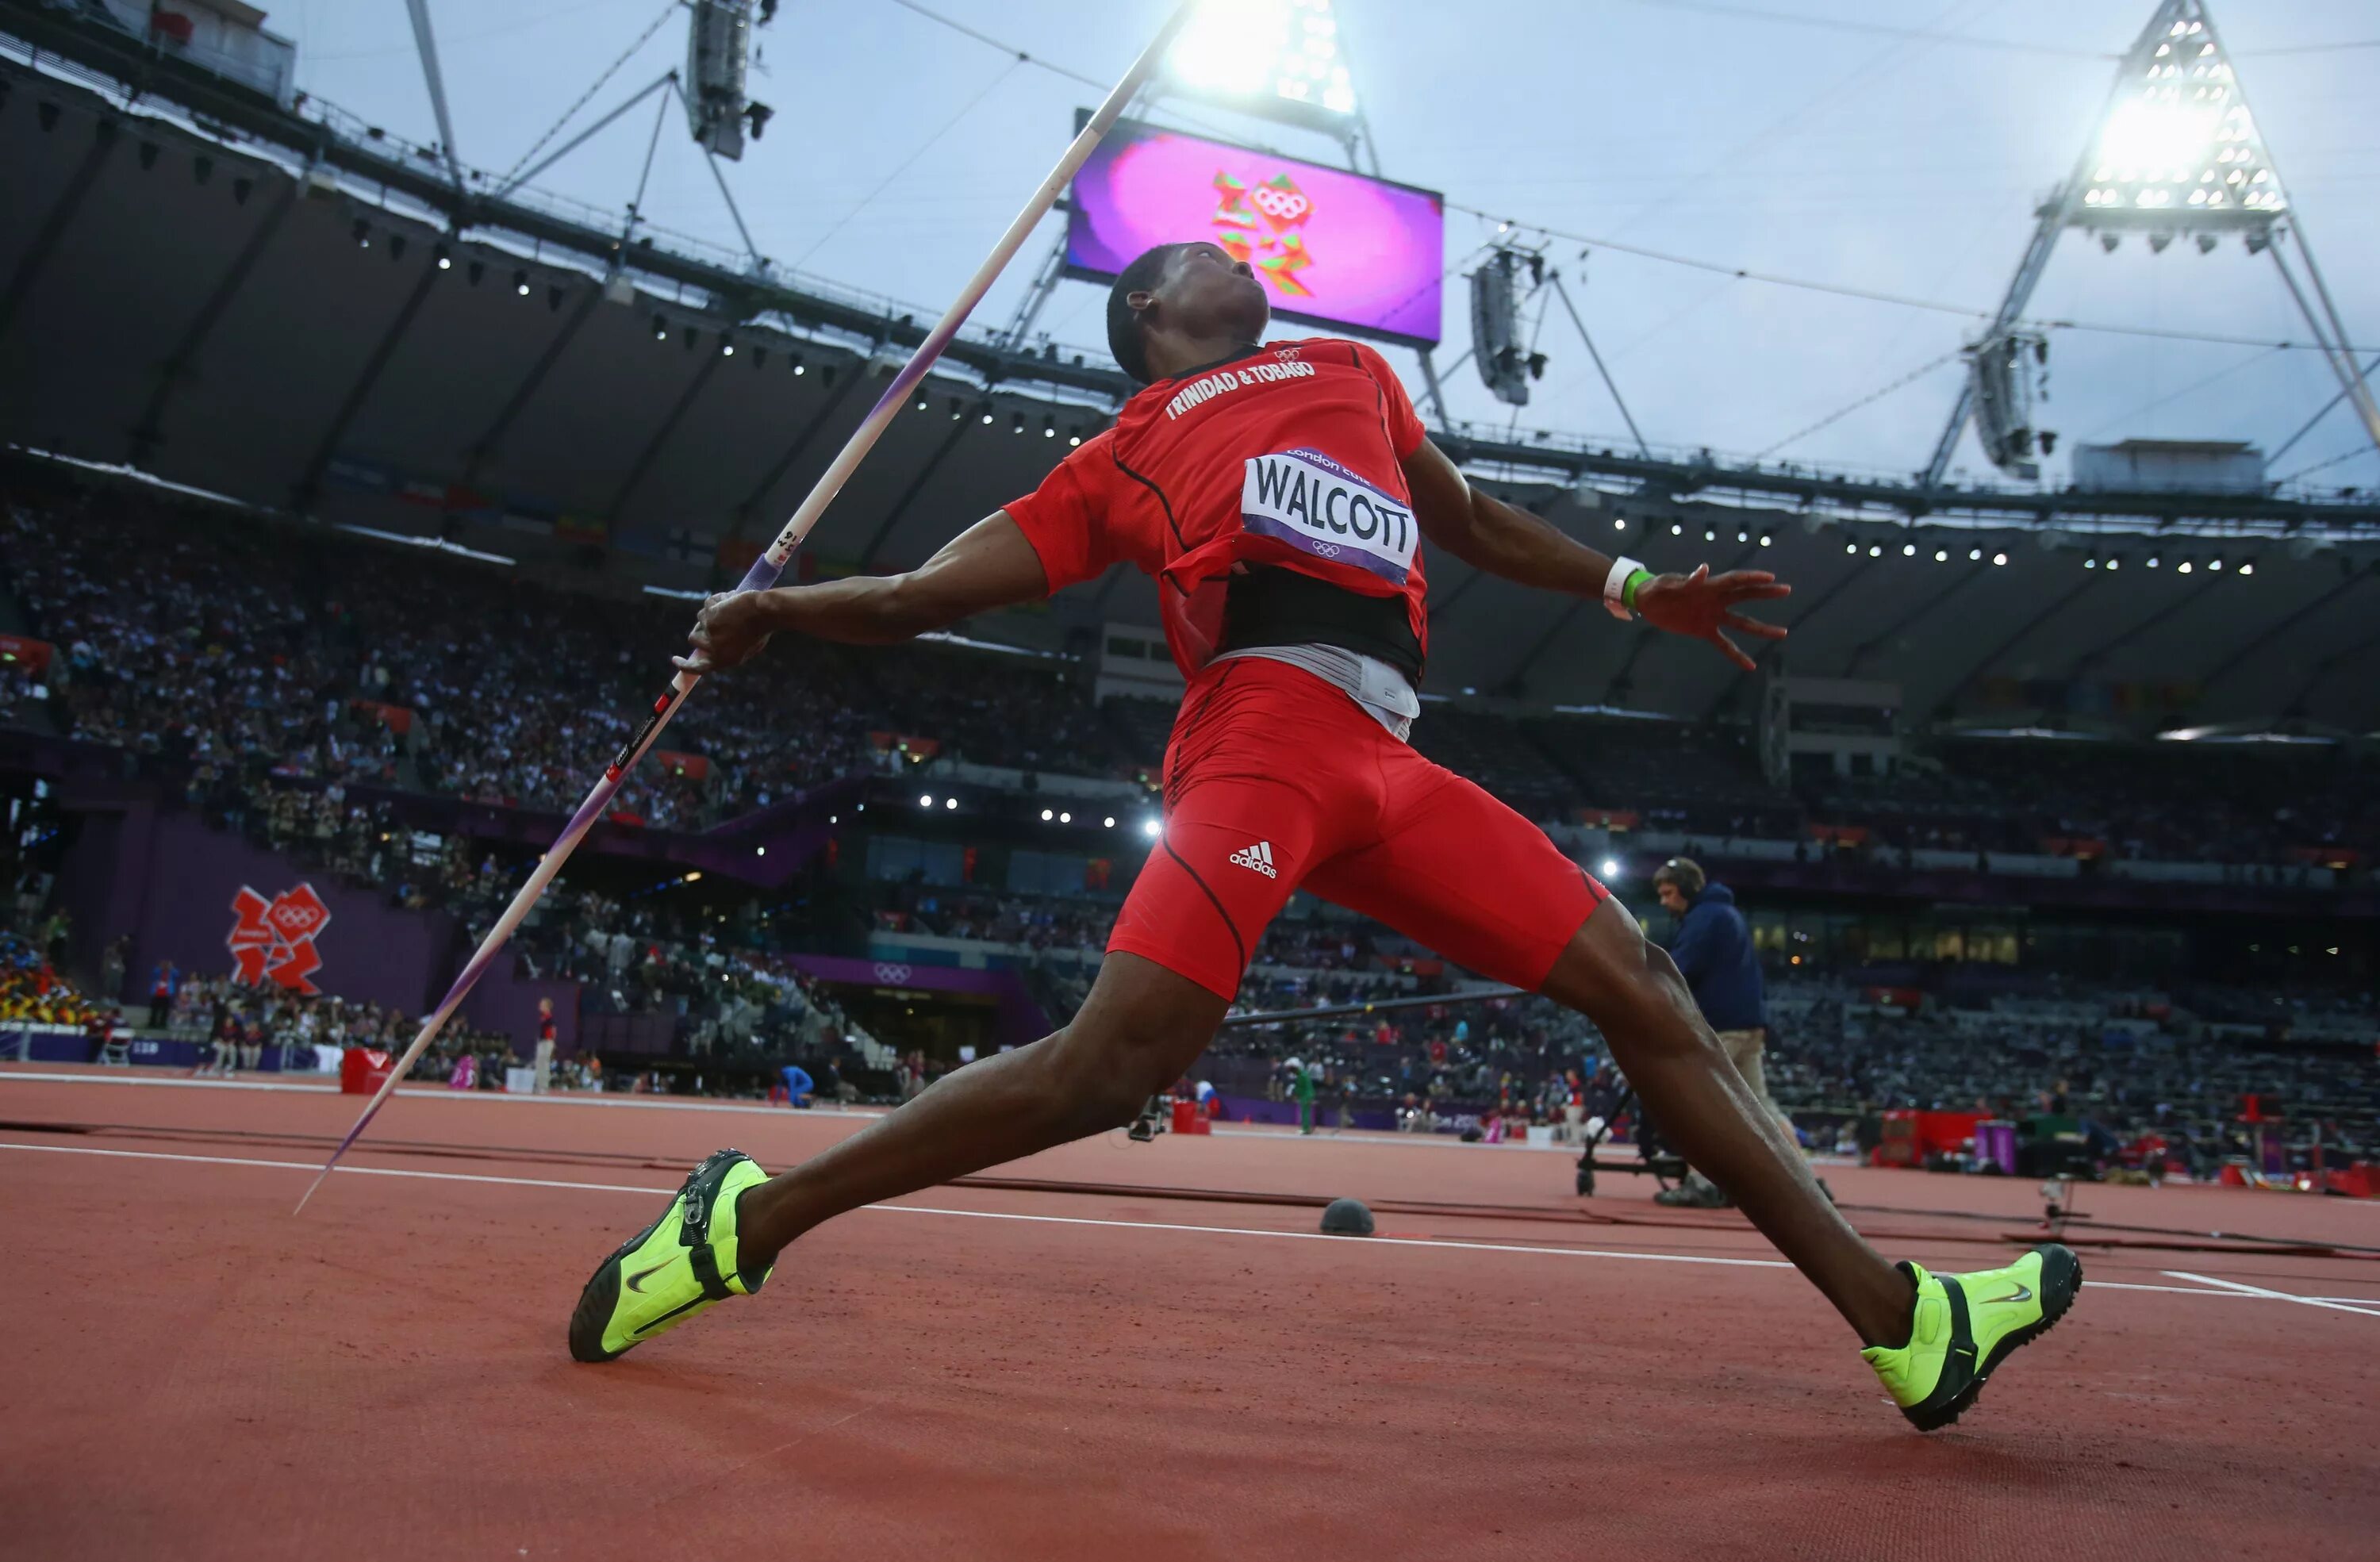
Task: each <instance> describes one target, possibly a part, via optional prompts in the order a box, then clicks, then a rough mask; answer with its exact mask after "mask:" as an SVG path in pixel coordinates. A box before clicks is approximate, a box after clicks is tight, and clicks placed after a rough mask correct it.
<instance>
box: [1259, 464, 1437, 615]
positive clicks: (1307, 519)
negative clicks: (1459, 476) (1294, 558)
mask: <svg viewBox="0 0 2380 1562" xmlns="http://www.w3.org/2000/svg"><path fill="white" fill-rule="evenodd" d="M1240 521H1241V524H1242V525H1243V526H1244V527H1246V529H1247V530H1249V531H1252V532H1255V533H1256V534H1257V535H1258V536H1260V537H1269V538H1274V539H1278V540H1280V541H1282V542H1286V543H1288V544H1289V545H1290V546H1291V547H1293V548H1298V549H1302V550H1303V551H1305V552H1308V553H1311V554H1313V555H1314V556H1315V557H1317V558H1319V559H1329V560H1331V561H1333V562H1334V563H1350V564H1354V565H1356V566H1358V567H1360V568H1363V569H1366V570H1369V571H1371V572H1372V573H1373V574H1374V575H1378V576H1379V577H1380V578H1381V579H1383V580H1386V581H1389V582H1390V583H1392V584H1394V585H1398V586H1402V585H1403V584H1404V582H1405V578H1406V576H1407V575H1410V574H1411V573H1412V570H1413V557H1414V548H1415V544H1417V543H1418V542H1419V541H1420V539H1421V538H1420V528H1419V527H1417V526H1416V525H1415V521H1414V514H1413V507H1412V506H1411V505H1409V504H1407V503H1404V502H1403V501H1402V500H1400V499H1397V498H1395V497H1393V496H1392V495H1390V494H1389V493H1388V492H1386V491H1384V490H1381V489H1378V488H1376V487H1375V486H1373V485H1372V484H1370V483H1368V482H1366V481H1365V480H1364V479H1363V478H1359V477H1357V476H1356V475H1355V474H1354V473H1353V472H1351V471H1349V470H1348V469H1347V468H1346V467H1344V466H1341V465H1340V464H1339V463H1338V462H1336V461H1333V460H1332V459H1330V457H1329V456H1327V455H1325V454H1322V453H1321V452H1320V451H1318V450H1289V451H1282V452H1281V453H1280V454H1274V455H1258V456H1255V457H1252V458H1251V459H1250V460H1249V462H1248V464H1247V471H1246V475H1245V477H1244V478H1242V480H1241V484H1240Z"/></svg>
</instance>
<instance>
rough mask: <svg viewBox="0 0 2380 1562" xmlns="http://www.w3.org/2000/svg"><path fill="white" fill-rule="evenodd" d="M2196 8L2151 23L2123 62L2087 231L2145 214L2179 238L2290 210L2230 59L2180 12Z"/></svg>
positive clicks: (2089, 201) (2094, 158)
mask: <svg viewBox="0 0 2380 1562" xmlns="http://www.w3.org/2000/svg"><path fill="white" fill-rule="evenodd" d="M2191 9H2194V7H2189V6H2182V7H2176V13H2177V14H2176V15H2175V16H2174V18H2173V19H2172V20H2171V21H2169V22H2167V23H2165V24H2164V25H2163V26H2162V27H2161V28H2155V26H2154V24H2153V28H2154V30H2155V31H2156V32H2157V36H2156V37H2155V38H2154V39H2150V38H2145V37H2144V38H2143V40H2142V42H2141V44H2140V45H2137V46H2136V47H2135V49H2134V52H2133V54H2131V56H2130V57H2129V58H2128V59H2127V60H2126V62H2125V76H2124V78H2123V79H2121V80H2120V81H2119V83H2118V85H2117V88H2116V95H2115V99H2114V101H2113V102H2112V103H2110V104H2109V106H2108V109H2107V118H2106V119H2105V120H2103V121H2102V122H2101V124H2100V127H2099V139H2098V140H2097V141H2096V142H2095V143H2094V145H2093V151H2092V155H2091V158H2090V167H2089V170H2088V174H2089V177H2088V180H2087V182H2086V184H2085V186H2084V188H2083V195H2082V200H2081V202H2080V205H2081V208H2082V209H2081V211H2080V212H2078V213H2077V216H2076V220H2077V221H2078V222H2079V223H2080V224H2082V225H2083V226H2084V227H2093V228H2099V227H2108V226H2116V225H2124V221H2123V220H2124V219H2127V218H2129V219H2131V224H2134V225H2137V224H2139V222H2140V220H2141V219H2142V218H2143V216H2144V215H2145V216H2146V217H2148V218H2150V219H2152V220H2154V221H2155V224H2156V225H2158V226H2160V227H2164V226H2169V227H2170V228H2171V229H2172V231H2175V232H2203V231H2204V230H2205V229H2207V228H2210V227H2239V228H2250V229H2257V228H2262V227H2264V226H2265V225H2267V224H2270V222H2271V221H2272V219H2273V218H2274V217H2276V216H2277V215H2279V214H2280V213H2281V212H2284V211H2287V210H2288V209H2289V200H2288V198H2287V197H2285V196H2284V195H2283V194H2282V193H2281V186H2280V181H2279V180H2278V179H2277V178H2276V177H2274V175H2273V169H2272V163H2271V161H2270V160H2269V159H2268V158H2267V157H2266V156H2265V147H2264V142H2263V141H2262V140H2261V139H2259V138H2258V137H2257V134H2256V124H2255V120H2254V119H2253V117H2252V116H2251V115H2249V113H2248V105H2247V103H2245V102H2244V101H2243V100H2242V99H2241V97H2240V87H2239V83H2238V81H2237V79H2235V78H2234V77H2233V75H2232V70H2231V62H2230V60H2229V59H2228V58H2227V57H2226V56H2225V54H2224V53H2223V49H2222V46H2221V45H2220V44H2219V43H2218V42H2216V38H2215V35H2214V33H2213V32H2211V31H2210V30H2208V29H2207V26H2206V23H2205V22H2204V20H2201V19H2199V18H2195V17H2192V16H2188V15H2184V14H2180V13H2182V12H2186V11H2188V10H2191ZM2110 218H2114V219H2116V220H2117V221H2116V222H2115V223H2113V224H2110V223H2109V222H2108V219H2110ZM2168 219H2170V222H2169V223H2168ZM2160 248H2162V247H2161V246H2160Z"/></svg>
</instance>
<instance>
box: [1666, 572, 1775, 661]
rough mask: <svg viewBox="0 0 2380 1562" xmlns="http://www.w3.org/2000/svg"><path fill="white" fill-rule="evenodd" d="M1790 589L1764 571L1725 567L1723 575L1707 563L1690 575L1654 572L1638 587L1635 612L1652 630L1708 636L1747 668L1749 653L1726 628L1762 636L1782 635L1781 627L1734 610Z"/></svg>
mask: <svg viewBox="0 0 2380 1562" xmlns="http://www.w3.org/2000/svg"><path fill="white" fill-rule="evenodd" d="M1792 594H1793V588H1792V587H1790V586H1788V585H1786V584H1785V583H1784V582H1782V581H1780V580H1779V579H1778V578H1777V577H1776V576H1775V575H1771V574H1769V573H1768V572H1767V570H1730V571H1728V572H1727V573H1726V574H1725V575H1713V574H1711V572H1710V566H1709V565H1708V564H1701V565H1697V566H1696V567H1695V569H1694V574H1692V575H1655V576H1654V577H1653V578H1652V579H1650V580H1648V581H1646V582H1645V584H1644V585H1642V586H1640V587H1637V588H1636V611H1637V612H1638V613H1640V614H1642V615H1643V617H1644V619H1645V623H1647V624H1651V625H1652V626H1653V627H1654V628H1656V629H1666V630H1668V631H1669V632H1670V634H1672V635H1683V636H1686V637H1687V638H1688V639H1692V640H1708V641H1709V642H1710V643H1711V644H1712V645H1714V646H1717V647H1718V648H1719V649H1720V650H1722V651H1724V652H1726V653H1727V659H1728V660H1730V661H1731V662H1733V663H1735V664H1736V665H1737V666H1738V667H1741V668H1743V670H1744V671H1745V672H1751V671H1752V658H1751V657H1749V656H1747V655H1745V654H1744V650H1743V647H1741V646H1739V645H1737V644H1736V643H1735V642H1734V641H1733V640H1732V639H1730V638H1729V636H1728V633H1727V632H1728V631H1729V630H1730V629H1732V630H1735V631H1736V632H1737V633H1738V634H1743V635H1751V636H1756V637H1757V638H1759V639H1763V640H1781V639H1783V638H1784V637H1785V626H1784V625H1783V624H1764V623H1762V622H1761V621H1760V620H1758V619H1756V618H1746V617H1745V616H1744V615H1743V613H1741V612H1739V611H1736V610H1737V609H1738V608H1740V607H1743V605H1744V604H1746V603H1749V602H1762V601H1767V600H1769V599H1773V598H1777V597H1790V596H1791V595H1792Z"/></svg>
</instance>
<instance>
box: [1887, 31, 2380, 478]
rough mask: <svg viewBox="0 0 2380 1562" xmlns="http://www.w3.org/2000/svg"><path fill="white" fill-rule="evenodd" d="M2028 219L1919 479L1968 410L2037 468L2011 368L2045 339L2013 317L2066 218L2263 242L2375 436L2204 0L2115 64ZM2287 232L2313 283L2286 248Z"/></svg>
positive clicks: (2025, 407) (1932, 470) (1931, 471)
mask: <svg viewBox="0 0 2380 1562" xmlns="http://www.w3.org/2000/svg"><path fill="white" fill-rule="evenodd" d="M2035 215H2036V216H2037V217H2038V218H2039V219H2040V221H2039V223H2038V224H2036V225H2035V227H2034V232H2033V242H2032V243H2031V244H2029V245H2028V246H2026V248H2025V252H2024V259H2023V260H2022V261H2020V262H2019V263H2018V265H2017V269H2016V274H2015V275H2014V276H2013V277H2011V278H2010V281H2009V287H2008V293H2007V296H2006V297H2003V298H2002V299H2001V300H2000V307H1999V311H1998V313H1997V314H1995V315H1994V316H1993V317H1992V322H1991V324H1990V325H1989V326H1988V327H1986V328H1985V332H1984V333H1983V335H1982V336H1981V337H1979V338H1978V339H1977V340H1976V341H1975V342H1973V344H1971V345H1969V347H1968V349H1967V359H1968V375H1967V378H1966V381H1965V382H1964V383H1962V384H1961V387H1960V390H1959V402H1958V405H1957V406H1955V407H1954V408H1952V409H1951V413H1950V420H1949V423H1948V424H1946V425H1945V426H1944V428H1943V430H1942V437H1941V439H1940V440H1939V441H1938V442H1937V443H1936V444H1935V446H1934V455H1933V459H1932V460H1930V461H1928V462H1927V463H1926V466H1925V472H1924V474H1923V482H1924V485H1925V487H1928V488H1931V487H1933V486H1934V485H1936V484H1937V483H1939V482H1940V481H1941V480H1942V473H1943V471H1944V470H1945V469H1946V468H1947V467H1948V466H1949V465H1950V456H1951V454H1952V453H1953V452H1954V451H1955V450H1956V449H1957V448H1958V444H1959V436H1960V435H1961V433H1963V432H1964V431H1965V430H1966V427H1967V419H1968V418H1969V417H1970V416H1971V415H1972V416H1973V417H1974V418H1976V421H1977V425H1978V432H1979V433H1980V434H1981V436H1982V438H1983V442H1984V448H1985V453H1986V454H1989V456H1990V457H1991V459H1992V462H1993V464H1994V465H1995V466H1998V467H1999V468H2000V469H2001V470H2003V471H2006V472H2009V473H2011V474H2013V475H2016V476H2020V477H2026V478H2031V477H2034V476H2037V475H2038V470H2039V469H2038V468H2037V467H2036V466H2034V465H2033V462H2032V456H2033V454H2034V449H2035V445H2036V439H2035V435H2034V430H2033V429H2032V427H2031V418H2030V398H2029V396H2028V395H2027V394H2026V391H2025V381H2024V377H2023V374H2022V369H2020V367H2019V366H2020V365H2021V364H2022V358H2023V357H2024V355H2025V353H2026V352H2027V351H2031V352H2032V353H2034V356H2035V357H2036V358H2038V357H2039V356H2040V355H2041V354H2042V353H2043V352H2044V351H2045V344H2044V343H2043V341H2042V339H2041V338H2040V337H2039V336H2037V335H2034V334H2031V333H2024V332H2022V331H2021V330H2020V329H2019V321H2021V320H2022V317H2023V314H2024V307H2025V304H2026V303H2027V301H2029V300H2030V299H2031V298H2032V297H2033V290H2034V286H2035V285H2037V284H2038V283H2039V282H2040V281H2041V273H2042V272H2043V271H2044V270H2045V269H2046V268H2047V266H2048V264H2049V254H2050V251H2051V250H2052V249H2053V248H2056V247H2057V244H2058V236H2059V235H2060V234H2062V233H2064V232H2065V231H2066V230H2067V229H2068V228H2070V227H2073V228H2082V229H2083V230H2085V231H2086V232H2091V233H2095V234H2097V235H2098V236H2099V242H2100V244H2101V245H2102V246H2103V247H2104V248H2108V249H2113V248H2116V246H2117V245H2118V244H2119V242H2121V240H2122V238H2123V236H2125V235H2126V234H2137V235H2141V236H2144V237H2146V238H2147V240H2148V244H2149V248H2151V249H2153V250H2156V251H2158V252H2162V251H2163V250H2164V249H2165V248H2166V247H2167V246H2168V245H2170V244H2171V243H2172V242H2173V241H2174V240H2175V239H2176V238H2180V237H2188V238H2191V239H2192V240H2193V241H2194V242H2195V243H2196V245H2197V247H2198V248H2199V250H2200V252H2201V253H2204V252H2205V251H2207V250H2211V249H2213V248H2215V246H2216V242H2217V241H2218V240H2219V239H2220V238H2221V237H2222V236H2224V235H2226V234H2234V233H2236V234H2238V235H2240V236H2241V238H2242V239H2243V240H2244V241H2245V242H2246V244H2247V246H2248V250H2249V252H2250V253H2251V254H2255V253H2259V252H2263V251H2267V250H2269V251H2270V252H2271V254H2272V257H2273V262H2274V264H2275V265H2276V266H2277V267H2278V268H2279V269H2280V272H2281V278H2282V280H2283V282H2285V283H2286V284H2287V285H2288V286H2289V296H2290V297H2292V298H2294V299H2295V300H2296V301H2297V306H2298V309H2299V312H2300V313H2301V314H2303V315H2304V317H2305V321H2306V324H2307V326H2308V327H2309V328H2310V329H2311V330H2312V331H2313V335H2314V341H2315V344H2316V345H2318V346H2319V347H2320V348H2321V349H2322V353H2323V356H2324V357H2325V358H2326V359H2328V360H2329V363H2330V366H2331V369H2332V371H2333V372H2334V373H2336V374H2337V375H2338V380H2339V384H2340V387H2341V391H2342V394H2344V395H2345V396H2346V398H2347V399H2348V400H2350V401H2351V402H2353V403H2354V405H2355V409H2356V412H2357V413H2358V415H2360V416H2361V417H2362V419H2363V425H2364V429H2365V430H2366V432H2368V433H2369V434H2370V435H2371V437H2372V441H2373V443H2374V445H2380V403H2375V402H2374V398H2373V394H2372V391H2371V387H2370V386H2369V385H2368V384H2367V383H2366V382H2365V381H2364V378H2363V371H2362V369H2361V368H2359V367H2358V366H2357V364H2356V363H2355V361H2354V359H2353V358H2352V357H2350V356H2349V352H2348V346H2349V339H2348V334H2347V329H2346V327H2345V326H2344V325H2343V324H2342V323H2341V322H2340V321H2339V318H2338V309H2337V307H2336V306H2335V305H2334V304H2333V303H2332V302H2331V297H2330V289H2329V287H2328V285H2326V284H2325V282H2324V281H2323V277H2322V272H2321V271H2320V269H2319V268H2318V267H2317V266H2316V265H2315V263H2314V259H2313V250H2312V249H2311V248H2309V247H2308V246H2307V243H2306V235H2305V224H2304V222H2303V221H2302V219H2301V218H2299V217H2298V216H2297V215H2296V214H2295V213H2294V212H2292V211H2291V210H2290V207H2289V198H2288V196H2287V194H2286V193H2285V192H2284V191H2283V189H2282V188H2281V178H2280V174H2279V172H2278V171H2277V169H2276V168H2275V167H2274V165H2273V160H2272V156H2271V154H2270V153H2269V152H2268V151H2266V150H2265V144H2264V140H2263V139H2262V138H2261V137H2260V136H2259V135H2258V134H2257V131H2256V123H2255V119H2254V116H2253V115H2251V114H2250V113H2249V111H2248V100H2247V98H2246V96H2245V94H2244V93H2243V92H2242V91H2241V90H2240V83H2239V79H2238V77H2237V74H2236V73H2235V72H2234V70H2233V68H2232V65H2231V60H2230V56H2229V55H2228V54H2227V53H2226V52H2225V51H2224V48H2223V44H2222V42H2221V40H2220V39H2218V38H2217V37H2216V32H2215V23H2214V20H2213V18H2210V17H2209V16H2208V15H2207V9H2206V6H2205V4H2204V0H2163V3H2162V4H2161V5H2159V6H2157V10H2156V14H2155V16H2154V17H2152V18H2149V23H2148V25H2147V26H2146V27H2145V28H2143V30H2141V35H2140V37H2139V38H2138V39H2137V40H2135V41H2134V42H2133V43H2132V46H2131V48H2130V49H2129V50H2127V51H2125V54H2124V57H2123V61H2122V63H2121V64H2119V66H2118V67H2116V79H2115V83H2114V85H2113V86H2112V87H2111V88H2110V89H2109V91H2108V93H2107V106H2106V109H2105V111H2104V112H2103V113H2102V114H2101V115H2100V118H2099V128H2098V131H2097V133H2096V134H2095V137H2094V138H2093V140H2092V142H2091V144H2090V145H2088V146H2086V147H2085V148H2083V153H2082V155H2081V156H2080V157H2079V158H2078V159H2076V161H2075V163H2074V171H2073V172H2072V173H2071V174H2070V175H2069V176H2067V179H2066V182H2065V183H2064V184H2062V185H2060V186H2059V187H2058V190H2057V191H2056V193H2055V194H2053V195H2052V196H2051V197H2050V198H2049V199H2048V200H2046V201H2045V202H2044V203H2043V204H2042V205H2041V207H2040V208H2039V210H2038V211H2037V212H2036V213H2035ZM2292 238H2294V239H2295V240H2296V244H2297V249H2298V254H2299V256H2300V258H2301V260H2303V261H2304V265H2305V272H2306V279H2307V283H2309V284H2311V292H2309V288H2308V286H2307V285H2303V284H2301V283H2300V281H2299V280H2298V277H2297V274H2296V272H2293V271H2292V270H2291V269H2290V266H2289V259H2288V256H2287V254H2286V253H2285V250H2284V244H2285V243H2286V241H2288V240H2289V239H2292Z"/></svg>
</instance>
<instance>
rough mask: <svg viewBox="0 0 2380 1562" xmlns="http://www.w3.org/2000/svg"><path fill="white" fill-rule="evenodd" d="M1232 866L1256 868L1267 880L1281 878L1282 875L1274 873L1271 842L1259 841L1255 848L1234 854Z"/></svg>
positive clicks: (1247, 848)
mask: <svg viewBox="0 0 2380 1562" xmlns="http://www.w3.org/2000/svg"><path fill="white" fill-rule="evenodd" d="M1232 866H1234V867H1245V868H1254V869H1255V870H1256V871H1257V872H1258V873H1261V874H1263V875H1264V876H1265V877H1266V878H1280V877H1281V875H1280V874H1278V873H1276V872H1274V871H1273V866H1272V842H1269V841H1259V842H1257V843H1256V844H1255V845H1253V846H1249V847H1246V848H1245V849H1243V850H1241V851H1237V852H1234V853H1233V854H1232Z"/></svg>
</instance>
